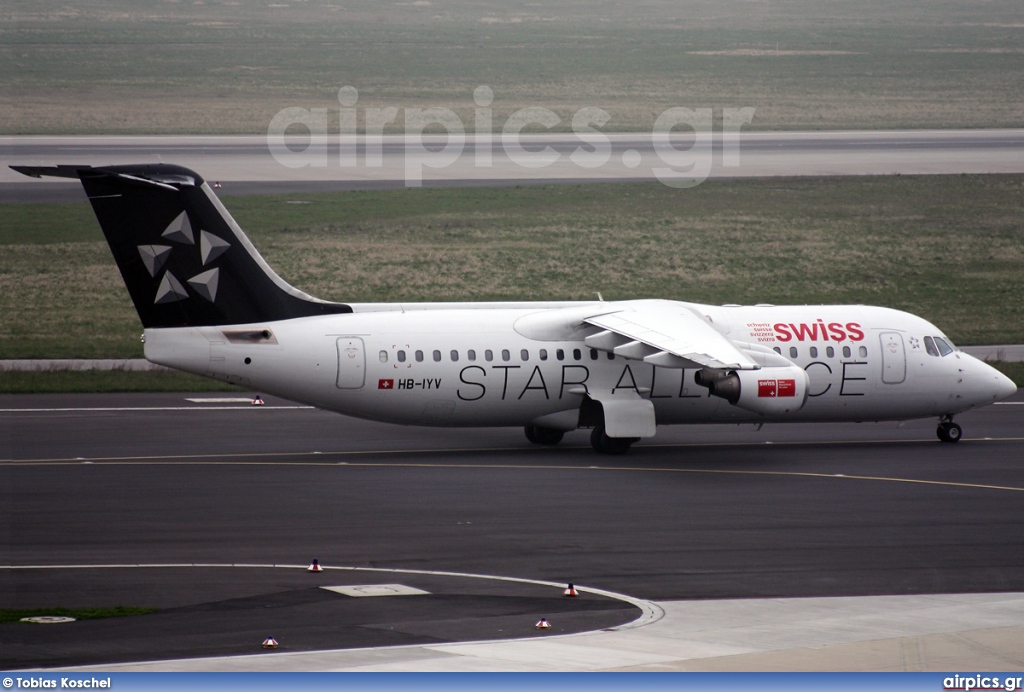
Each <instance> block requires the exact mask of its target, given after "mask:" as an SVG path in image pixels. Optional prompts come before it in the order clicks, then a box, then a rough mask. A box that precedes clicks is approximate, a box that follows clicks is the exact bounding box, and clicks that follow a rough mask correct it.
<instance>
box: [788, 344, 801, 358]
mask: <svg viewBox="0 0 1024 692" xmlns="http://www.w3.org/2000/svg"><path fill="white" fill-rule="evenodd" d="M799 354H800V352H799V351H797V350H796V346H790V347H789V357H790V358H796V357H797V356H798V355H799Z"/></svg>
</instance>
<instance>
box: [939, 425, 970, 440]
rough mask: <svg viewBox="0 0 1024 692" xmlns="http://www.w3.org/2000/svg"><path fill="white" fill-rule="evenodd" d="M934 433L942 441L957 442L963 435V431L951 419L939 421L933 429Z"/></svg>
mask: <svg viewBox="0 0 1024 692" xmlns="http://www.w3.org/2000/svg"><path fill="white" fill-rule="evenodd" d="M935 434H936V435H937V436H938V438H939V439H940V440H942V441H943V442H950V443H952V442H959V441H960V438H961V437H963V434H964V431H963V428H961V427H960V426H959V425H957V424H956V423H954V422H953V421H943V422H941V423H939V427H938V428H937V429H936V430H935Z"/></svg>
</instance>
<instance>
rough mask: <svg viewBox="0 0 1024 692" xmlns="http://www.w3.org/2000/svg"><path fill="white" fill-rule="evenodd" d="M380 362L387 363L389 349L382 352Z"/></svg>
mask: <svg viewBox="0 0 1024 692" xmlns="http://www.w3.org/2000/svg"><path fill="white" fill-rule="evenodd" d="M380 362H381V363H387V362H388V352H387V351H381V352H380Z"/></svg>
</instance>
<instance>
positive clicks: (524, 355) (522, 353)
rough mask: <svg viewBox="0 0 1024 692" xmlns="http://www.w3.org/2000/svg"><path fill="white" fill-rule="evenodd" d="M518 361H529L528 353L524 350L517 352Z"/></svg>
mask: <svg viewBox="0 0 1024 692" xmlns="http://www.w3.org/2000/svg"><path fill="white" fill-rule="evenodd" d="M519 359H520V360H522V361H523V362H524V363H525V362H526V361H528V360H530V352H529V351H527V350H526V349H525V348H524V349H523V350H522V351H520V352H519Z"/></svg>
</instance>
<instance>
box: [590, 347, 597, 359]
mask: <svg viewBox="0 0 1024 692" xmlns="http://www.w3.org/2000/svg"><path fill="white" fill-rule="evenodd" d="M590 360H597V349H596V348H592V349H590Z"/></svg>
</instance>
